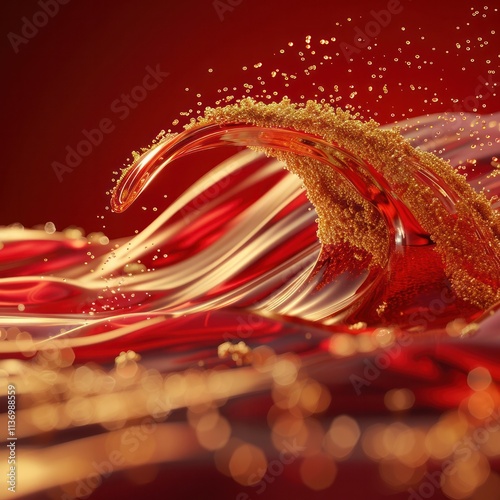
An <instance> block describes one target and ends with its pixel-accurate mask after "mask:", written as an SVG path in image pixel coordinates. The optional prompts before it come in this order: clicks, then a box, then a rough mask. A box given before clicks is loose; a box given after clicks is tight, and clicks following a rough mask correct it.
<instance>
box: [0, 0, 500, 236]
mask: <svg viewBox="0 0 500 500" xmlns="http://www.w3.org/2000/svg"><path fill="white" fill-rule="evenodd" d="M395 1H396V0H392V2H393V3H394V2H395ZM216 3H217V5H219V9H220V11H219V12H217V10H216V8H215V4H216ZM396 3H397V1H396ZM224 5H225V6H226V7H224ZM470 5H471V3H470V2H466V1H448V0H446V1H443V2H436V1H434V0H432V1H431V0H423V1H419V2H416V1H413V2H412V1H411V0H401V3H400V7H401V9H400V10H401V11H400V12H399V13H398V14H397V15H394V16H393V18H392V20H391V21H390V23H389V24H388V25H387V26H386V27H383V29H381V31H380V34H379V35H377V36H376V37H374V38H373V39H372V40H371V43H372V45H373V44H376V46H375V47H374V50H372V49H371V48H363V49H362V50H360V52H359V53H357V52H356V53H355V54H354V56H353V61H352V62H350V63H348V61H347V60H346V58H345V57H344V56H343V55H342V53H341V54H340V55H339V56H336V55H335V54H336V53H338V52H339V47H340V44H341V43H342V42H345V43H350V44H352V43H353V38H354V33H355V28H356V27H359V28H361V29H363V28H364V27H365V26H366V24H367V23H368V22H369V21H370V20H372V19H373V18H372V17H371V16H372V14H371V13H370V11H371V10H372V9H373V10H375V11H379V10H382V9H386V8H387V6H388V2H387V0H378V1H376V2H375V1H370V2H368V1H360V2H332V1H327V0H309V1H307V2H302V1H294V0H292V1H291V0H241V1H237V0H221V1H219V2H213V1H212V0H203V1H202V0H190V1H189V0H187V1H182V2H181V1H165V0H162V1H159V0H146V1H139V0H124V1H116V0H115V1H107V2H103V1H98V0H86V1H82V0H67V3H66V4H65V5H60V7H59V12H58V13H57V14H56V15H55V16H54V17H53V18H50V19H49V20H48V22H47V23H46V25H45V26H42V27H40V28H39V29H38V33H37V34H36V35H34V36H32V38H30V39H27V38H26V41H27V43H20V44H19V45H16V44H15V43H14V45H16V51H17V53H16V51H15V50H14V47H13V42H12V40H14V38H13V35H12V33H14V34H15V35H21V34H22V27H23V24H24V22H25V20H24V18H27V19H28V20H32V19H33V16H35V14H36V13H37V12H40V11H41V6H40V3H39V2H37V1H31V0H30V1H27V0H26V1H23V2H14V1H8V2H7V1H6V2H2V5H1V7H0V9H1V11H2V12H1V20H2V21H1V22H2V30H1V40H2V41H1V44H0V46H1V51H2V68H3V71H2V79H1V86H2V87H1V88H2V93H1V97H2V102H3V107H2V113H1V116H2V125H3V127H2V132H1V134H2V163H1V166H0V224H5V225H6V224H11V223H14V222H20V223H22V224H23V225H24V226H26V227H31V226H33V225H35V224H40V223H45V222H47V221H53V222H54V223H55V224H56V226H57V228H58V229H63V228H64V227H66V226H68V225H72V224H73V225H79V226H82V227H83V228H84V229H85V230H86V231H87V232H91V231H97V230H101V229H102V225H103V223H104V224H105V225H106V229H105V231H106V232H107V233H108V234H109V235H110V236H121V235H124V234H130V233H131V232H132V231H133V230H135V229H141V228H142V227H144V225H145V224H146V223H147V221H148V220H150V219H151V218H152V217H153V213H151V211H150V210H149V211H147V212H145V211H143V210H141V207H140V206H138V207H133V208H132V209H131V210H130V211H129V212H127V213H125V214H123V215H114V214H109V212H107V211H105V209H104V207H105V205H107V204H108V196H107V195H106V190H107V189H109V188H110V186H111V178H112V177H113V175H112V171H113V170H116V169H117V168H119V167H121V166H122V164H123V163H124V162H125V160H126V159H127V157H128V156H129V153H130V151H131V150H133V149H137V148H139V147H141V146H145V145H147V144H148V143H149V142H150V140H151V139H152V138H153V137H154V136H155V135H156V134H157V133H158V132H159V131H160V130H161V129H164V128H165V129H168V127H169V126H171V122H172V120H174V119H175V118H178V117H179V116H178V115H179V112H180V111H185V110H189V109H190V108H196V102H197V101H199V100H200V99H198V98H197V97H196V93H202V94H203V97H202V99H201V100H202V101H203V104H204V105H210V104H212V103H213V102H214V100H215V99H216V98H217V97H220V94H218V93H217V89H218V88H220V87H224V86H228V87H229V88H231V87H232V86H233V85H236V84H238V85H241V84H242V83H243V82H244V81H245V78H246V76H247V74H248V73H245V72H243V71H242V69H241V68H242V66H245V65H248V66H251V67H252V68H253V64H254V63H258V62H262V63H263V64H264V66H263V68H264V69H265V65H266V64H267V65H268V69H269V71H270V70H271V69H272V68H271V66H273V65H274V66H280V65H282V67H281V68H280V69H281V70H282V71H287V72H290V73H292V72H293V70H294V69H293V68H294V64H296V65H297V66H299V57H298V56H297V52H298V51H299V50H300V48H299V45H300V46H303V44H304V39H305V37H306V36H307V35H311V36H312V43H313V45H315V46H319V39H321V38H327V39H331V38H332V37H335V39H336V41H335V42H331V43H330V45H329V46H328V47H329V48H330V49H331V55H332V57H333V59H332V62H331V64H330V65H329V66H328V68H327V69H324V70H323V72H322V73H321V76H320V77H318V78H317V84H318V85H323V86H325V88H326V89H327V93H328V91H329V87H333V86H334V85H339V88H340V90H339V91H338V94H339V95H343V99H342V100H341V101H339V105H341V106H343V105H345V104H347V103H352V104H353V105H355V106H359V107H361V109H363V110H364V111H365V112H364V116H365V117H366V118H369V117H375V118H376V119H377V120H379V121H381V122H382V123H387V122H391V121H393V119H394V118H395V119H398V118H401V117H403V116H414V115H418V114H422V113H427V112H437V111H444V110H446V109H449V108H450V107H451V105H452V99H455V100H456V102H458V103H459V104H460V103H463V102H465V100H466V99H467V98H469V101H467V102H469V103H473V102H474V99H471V96H472V97H473V98H474V96H476V97H477V94H478V90H479V89H478V87H479V85H480V78H481V77H482V78H485V79H486V80H487V81H488V82H489V84H490V88H491V89H492V92H491V93H490V94H489V95H487V97H485V93H484V92H483V94H482V95H481V96H479V97H480V98H479V101H478V102H480V104H481V106H483V105H484V107H483V108H482V109H481V110H482V111H483V112H493V111H498V110H499V109H500V101H499V97H498V96H497V95H494V92H493V84H494V83H495V82H496V81H497V79H498V67H499V58H498V43H495V39H496V37H498V35H496V36H493V35H492V34H491V30H494V29H495V28H496V27H497V26H499V25H500V23H499V18H500V16H499V14H498V12H497V9H496V8H495V2H489V4H488V3H487V2H486V1H484V2H480V3H479V4H478V5H477V6H476V7H474V8H473V9H472V10H471V7H470ZM484 6H486V7H487V9H484ZM476 9H477V10H478V11H479V13H478V14H476V15H474V12H473V11H474V10H476ZM483 15H485V16H486V17H483ZM348 18H349V19H350V21H349V19H348ZM40 19H42V21H43V16H42V17H39V18H38V20H40ZM457 26H458V27H459V28H460V29H457ZM403 28H404V29H403ZM9 33H10V34H11V35H9ZM9 36H10V38H9ZM422 36H423V37H424V38H423V39H422ZM466 39H469V44H466V43H465V42H464V40H466ZM15 40H19V39H15ZM485 40H486V41H487V44H485V43H484V41H485ZM289 41H294V42H295V46H296V47H297V49H296V50H295V49H294V52H293V53H292V52H288V53H287V54H288V55H287V54H285V55H284V56H283V58H282V59H279V50H280V49H281V48H283V47H287V43H288V42H289ZM406 41H410V44H409V45H408V44H407V43H406ZM457 41H460V42H461V44H462V46H461V47H460V48H457V46H456V43H457ZM299 42H300V44H299ZM488 42H489V43H488ZM465 45H468V47H469V48H470V50H466V47H465ZM401 48H402V51H401V50H399V49H401ZM274 54H278V55H274ZM415 55H419V56H420V57H419V58H416V57H415ZM277 58H278V59H277ZM394 58H399V63H398V64H394ZM369 59H371V60H373V63H372V65H368V63H367V61H368V60H369ZM407 59H408V60H410V59H411V64H410V65H407V64H405V63H404V62H403V61H404V60H407ZM431 59H432V60H433V61H434V64H432V65H430V64H427V62H426V63H423V61H424V60H431ZM472 59H473V61H472ZM488 61H489V62H488ZM420 63H421V66H422V68H421V69H417V65H418V64H420ZM147 66H150V67H152V68H156V67H157V66H158V67H159V68H160V70H161V71H162V72H165V73H168V74H169V76H168V77H165V78H164V80H163V81H162V83H160V84H159V85H158V87H157V88H156V89H154V90H151V91H149V92H148V95H147V97H146V98H145V99H144V100H143V101H142V102H140V103H139V104H138V105H137V107H136V108H135V109H129V113H128V115H127V116H126V117H124V118H123V119H122V118H121V116H124V114H125V111H123V114H122V115H119V114H118V113H117V112H113V111H112V109H111V106H112V103H113V102H114V101H115V100H116V99H117V98H120V96H121V94H122V93H128V92H130V90H131V89H132V88H133V87H134V86H136V85H138V84H140V83H141V82H142V80H143V78H144V76H145V75H146V70H145V68H146V67H147ZM302 67H303V64H302V66H300V68H299V69H297V68H296V69H297V71H298V72H300V73H302V72H303V69H302ZM463 67H465V68H466V71H464V70H463V69H462V68H463ZM208 68H213V69H214V71H213V72H212V73H209V72H208ZM269 71H268V73H269ZM488 71H490V73H488ZM374 73H376V74H377V77H376V80H374V79H373V78H372V77H371V75H372V74H374ZM378 75H383V83H387V84H388V89H389V92H388V93H387V94H384V95H383V99H382V100H379V99H378V98H377V95H378V94H380V92H379V91H378V90H374V91H372V92H369V91H368V90H367V88H368V86H369V85H371V84H374V83H375V84H376V85H378V86H379V87H381V84H382V81H381V80H380V79H379V77H378ZM488 75H489V76H488ZM488 79H489V80H488ZM299 80H300V79H299ZM308 85H309V84H308ZM351 85H352V86H353V87H354V90H357V91H358V94H357V95H356V96H355V97H353V98H352V99H350V98H349V95H348V94H349V93H350V92H352V90H353V88H351V87H350V86H351ZM410 85H414V87H415V90H412V89H411V87H410ZM186 87H188V88H189V89H190V91H189V92H186V91H185V88H186ZM419 87H420V88H419ZM270 88H272V85H270ZM300 89H301V87H300V83H299V84H296V85H295V87H293V88H290V90H289V95H290V97H294V98H296V99H299V98H300V95H301V93H302V94H303V95H304V97H305V98H306V99H307V98H312V97H314V96H313V95H312V92H311V91H310V90H308V89H307V88H306V89H305V90H303V91H302V90H300ZM483 91H484V89H483ZM228 93H230V92H228ZM235 94H236V93H235ZM435 94H437V95H438V96H439V99H437V100H436V102H433V101H432V98H433V97H434V95H435ZM377 101H378V102H377ZM106 118H109V119H111V120H112V123H113V131H112V132H111V133H109V134H106V135H105V136H104V139H103V140H102V142H101V143H100V144H99V145H98V146H95V147H94V148H93V151H92V153H91V154H90V155H89V156H87V157H86V158H83V160H82V162H81V163H80V164H79V165H78V166H77V167H75V168H74V170H73V171H72V172H71V173H66V174H64V176H63V181H62V182H59V180H58V179H57V177H56V175H55V173H54V171H53V168H52V166H51V164H52V162H54V161H59V162H64V158H65V155H66V147H67V146H72V147H75V146H76V145H77V144H78V142H79V141H81V140H82V139H83V138H84V136H83V135H82V130H84V129H87V130H90V129H94V128H96V127H97V126H98V125H99V123H100V122H101V120H103V119H106ZM179 127H180V125H179ZM182 167H183V168H179V169H176V170H175V171H170V172H168V173H164V174H162V176H161V178H159V179H158V186H157V187H156V188H155V187H153V189H152V190H150V192H149V193H148V195H147V196H148V197H147V201H148V203H149V204H150V206H153V205H155V206H158V208H159V209H161V208H162V207H164V206H165V203H167V202H171V201H173V199H175V197H176V195H177V194H178V193H179V192H180V191H182V190H183V189H185V188H186V187H187V186H188V185H189V183H190V181H191V180H192V179H193V178H194V177H196V176H197V175H199V172H198V171H197V169H199V168H200V166H199V165H196V163H194V164H193V163H190V164H187V163H186V164H183V165H182ZM163 194H168V198H167V200H165V199H164V198H163ZM139 205H141V203H139ZM104 214H106V217H105V220H104V221H102V220H101V219H98V216H100V215H104Z"/></svg>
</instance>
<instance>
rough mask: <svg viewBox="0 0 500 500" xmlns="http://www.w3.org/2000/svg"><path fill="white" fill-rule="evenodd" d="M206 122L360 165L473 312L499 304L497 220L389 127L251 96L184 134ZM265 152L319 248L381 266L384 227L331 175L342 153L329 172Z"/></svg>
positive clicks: (441, 165)
mask: <svg viewBox="0 0 500 500" xmlns="http://www.w3.org/2000/svg"><path fill="white" fill-rule="evenodd" d="M214 122H215V123H218V124H220V125H221V126H224V125H225V124H229V123H245V124H252V125H255V126H258V127H265V128H279V129H289V130H295V131H299V132H303V133H305V134H308V135H312V136H316V137H319V138H321V139H323V140H324V141H326V142H327V143H329V144H332V146H333V149H338V150H340V151H341V152H342V151H347V152H348V153H349V154H350V155H352V156H353V157H354V158H357V159H358V160H359V167H360V170H361V169H362V167H363V165H366V164H369V165H371V166H372V167H373V168H374V169H375V170H376V171H377V172H378V174H381V175H382V177H383V178H384V179H385V181H387V183H388V184H389V186H390V189H391V193H390V194H391V195H392V196H394V197H397V198H399V199H400V200H402V202H403V203H404V204H405V205H406V207H407V208H409V209H410V211H411V213H412V214H413V215H414V216H415V218H416V220H417V221H418V223H419V224H420V225H421V227H422V228H423V229H424V230H425V231H426V232H427V233H428V234H429V235H430V236H431V238H432V240H433V241H434V242H435V244H436V249H437V251H438V252H440V254H441V257H442V259H443V262H444V264H445V270H446V273H447V275H448V276H449V278H450V280H451V282H452V284H453V286H454V289H455V292H456V293H457V295H459V296H460V297H461V298H463V299H465V300H468V301H470V302H471V303H473V304H476V305H478V306H479V307H488V306H490V305H491V304H493V303H494V302H495V301H498V300H499V299H500V291H499V289H498V286H495V283H496V284H498V283H500V266H499V265H498V262H497V261H496V259H497V258H498V255H500V216H499V215H498V214H496V213H495V212H494V211H493V210H492V207H491V204H490V201H489V200H488V199H487V198H486V196H485V195H484V194H482V193H481V194H478V193H476V192H475V191H474V190H473V189H472V188H471V187H470V186H469V185H468V183H467V181H466V179H465V177H463V176H462V175H460V174H459V173H457V172H456V171H455V170H454V169H453V168H452V167H451V166H450V164H449V163H448V162H446V161H445V160H442V159H440V158H438V157H437V156H435V155H434V154H432V153H428V152H424V151H421V150H417V149H414V148H413V147H412V146H411V145H410V143H409V142H408V141H407V140H405V139H404V138H403V136H402V135H401V133H400V132H399V130H398V129H397V128H393V129H390V130H382V129H380V128H379V124H378V123H376V122H375V121H374V120H370V121H368V122H363V121H361V120H359V119H357V115H353V114H351V113H349V112H348V111H345V110H341V109H339V108H333V107H332V106H330V105H328V104H324V103H323V104H321V103H317V102H315V101H307V102H306V103H305V104H301V105H297V104H293V103H292V102H291V101H290V100H289V99H283V100H282V101H281V102H276V103H270V104H265V103H263V102H257V101H255V100H253V99H251V98H247V99H242V100H241V101H240V102H239V103H237V104H233V105H228V106H225V107H219V108H207V109H206V111H205V115H204V116H203V117H200V118H199V119H198V120H197V121H196V122H193V121H192V122H191V124H190V125H187V126H186V128H188V129H189V128H192V127H197V126H203V125H207V124H211V123H214ZM263 149H265V145H264V147H263ZM265 152H266V153H267V154H268V155H270V156H274V157H277V158H279V159H281V160H283V161H285V163H286V165H287V168H289V169H290V170H291V171H292V172H294V173H296V174H297V175H298V176H299V177H301V179H302V180H303V182H304V185H305V187H306V189H307V191H308V196H309V198H310V199H311V201H312V203H313V204H314V205H315V208H316V211H317V212H318V215H319V221H318V237H319V238H320V240H321V242H322V243H323V244H329V243H332V242H339V241H340V242H342V241H344V242H345V241H347V242H348V243H350V244H351V245H353V246H354V247H356V248H359V249H362V250H365V251H368V252H369V254H371V255H372V257H373V262H374V263H375V264H379V265H384V263H385V262H386V260H387V252H388V246H389V243H390V242H389V233H388V229H387V225H386V221H384V219H383V218H382V216H381V214H380V212H378V211H377V210H375V209H374V207H373V206H372V205H371V203H369V202H368V201H367V200H366V199H363V198H362V197H361V196H360V194H359V193H358V192H356V191H355V190H354V189H353V188H352V187H350V186H349V185H348V183H346V182H344V181H345V179H342V177H343V175H341V174H339V173H337V172H340V171H341V167H342V163H343V162H344V161H345V159H344V157H343V155H342V153H341V154H339V155H338V158H335V159H334V160H333V161H332V162H331V166H332V167H334V168H330V165H326V164H325V163H324V162H320V161H318V160H312V159H310V158H305V157H304V156H302V155H301V154H298V153H297V152H296V151H294V150H293V149H292V148H291V147H290V150H287V151H286V152H284V153H283V152H278V151H275V150H273V149H271V148H267V149H265ZM335 162H338V164H335ZM429 176H430V177H432V178H437V179H441V180H442V182H443V184H444V185H445V186H446V189H447V190H448V192H449V193H450V198H451V199H452V200H457V201H456V202H455V206H454V207H453V209H452V210H449V209H448V207H447V206H446V205H445V203H443V202H442V201H441V198H440V193H439V192H436V189H435V187H434V186H433V185H429V183H428V182H427V181H426V179H427V178H428V177H429ZM345 177H347V176H345ZM368 180H369V179H368ZM471 228H476V231H477V232H478V233H480V234H481V238H478V239H472V238H471V237H470V233H471ZM485 242H487V244H485Z"/></svg>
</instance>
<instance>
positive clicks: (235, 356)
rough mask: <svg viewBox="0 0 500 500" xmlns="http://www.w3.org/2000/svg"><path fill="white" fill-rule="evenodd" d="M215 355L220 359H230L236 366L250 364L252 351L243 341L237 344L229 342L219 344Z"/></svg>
mask: <svg viewBox="0 0 500 500" xmlns="http://www.w3.org/2000/svg"><path fill="white" fill-rule="evenodd" d="M217 355H218V356H219V358H220V359H224V358H231V359H232V360H233V361H234V362H235V363H236V364H237V365H238V366H241V365H244V364H245V365H246V364H250V363H251V362H252V350H251V349H250V347H248V346H247V345H246V344H245V342H243V341H240V342H238V343H237V344H232V343H231V342H224V343H223V344H220V345H219V347H218V348H217Z"/></svg>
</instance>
